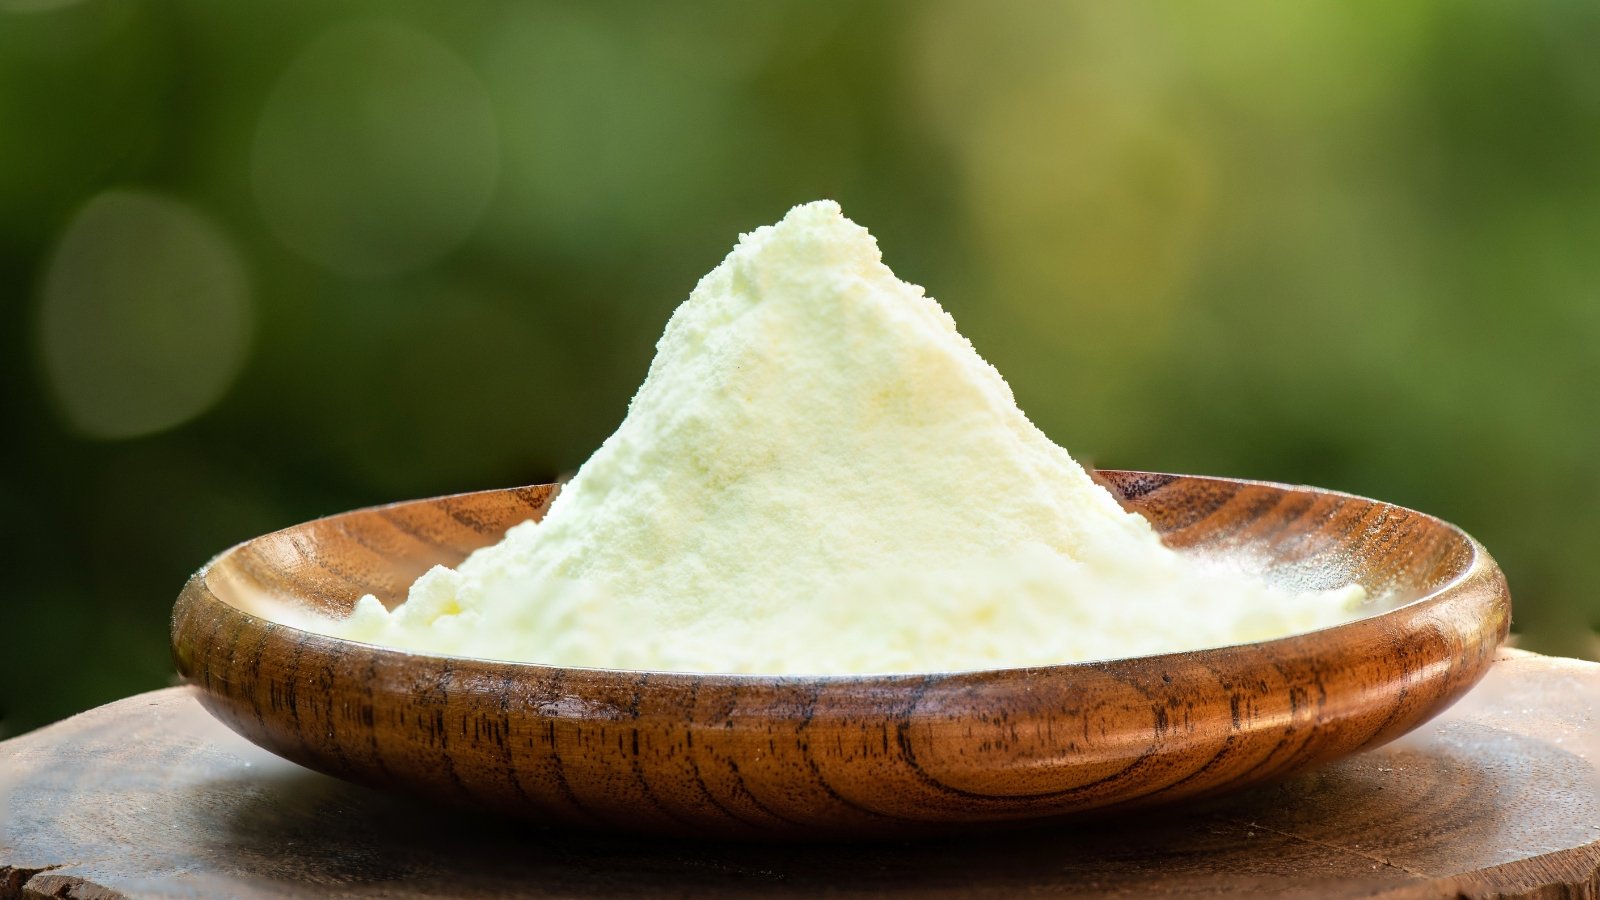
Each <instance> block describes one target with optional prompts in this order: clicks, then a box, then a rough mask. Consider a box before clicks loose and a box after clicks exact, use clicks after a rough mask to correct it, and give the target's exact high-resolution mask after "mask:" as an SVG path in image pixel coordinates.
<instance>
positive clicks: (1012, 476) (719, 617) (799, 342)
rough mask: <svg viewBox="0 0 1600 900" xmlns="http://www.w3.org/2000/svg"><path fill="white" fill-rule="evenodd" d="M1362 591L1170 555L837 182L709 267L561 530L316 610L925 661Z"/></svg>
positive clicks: (588, 660)
mask: <svg viewBox="0 0 1600 900" xmlns="http://www.w3.org/2000/svg"><path fill="white" fill-rule="evenodd" d="M1363 596H1364V594H1363V593H1362V591H1361V589H1360V588H1358V587H1354V586H1352V587H1348V588H1344V589H1340V590H1334V591H1323V592H1311V593H1294V592H1290V591H1287V590H1284V589H1281V588H1276V587H1272V586H1269V585H1267V584H1265V583H1264V582H1262V581H1260V580H1258V579H1256V578H1254V577H1251V576H1249V575H1247V574H1244V573H1241V572H1234V571H1224V570H1219V569H1218V568H1216V567H1215V566H1214V565H1213V566H1207V565H1205V564H1202V563H1201V562H1198V561H1196V560H1194V559H1192V558H1190V557H1185V556H1183V555H1180V554H1179V553H1176V552H1174V551H1172V550H1170V549H1168V548H1167V547H1165V546H1164V545H1163V544H1162V543H1161V542H1160V540H1159V539H1158V538H1157V536H1156V535H1155V533H1154V532H1153V531H1152V529H1151V528H1150V526H1149V524H1148V523H1147V522H1146V521H1145V520H1144V519H1143V518H1141V517H1139V516H1137V515H1134V514H1131V513H1128V512H1126V511H1124V510H1123V509H1122V508H1121V506H1119V505H1118V503H1117V501H1116V499H1115V498H1113V497H1112V496H1111V494H1110V493H1109V492H1107V491H1106V490H1105V489H1103V488H1102V487H1100V486H1099V485H1098V484H1096V483H1095V482H1094V480H1093V479H1091V478H1090V477H1089V475H1088V474H1087V473H1086V472H1085V471H1084V469H1083V468H1082V467H1081V466H1079V465H1078V464H1077V463H1076V462H1075V461H1074V460H1073V459H1072V457H1071V456H1069V455H1068V454H1067V452H1066V451H1065V450H1063V449H1062V448H1060V447H1058V446H1056V445H1055V444H1054V443H1052V442H1051V441H1050V440H1049V438H1047V437H1045V435H1044V434H1043V432H1041V431H1040V430H1039V429H1038V428H1036V427H1035V426H1034V425H1033V423H1031V422H1030V421H1028V419H1027V417H1026V416H1025V415H1023V413H1022V411H1021V410H1020V409H1018V408H1017V405H1016V402H1015V401H1014V399H1013V398H1012V395H1011V390H1010V388H1009V387H1008V386H1007V385H1006V383H1005V381H1004V379H1002V378H1001V377H1000V374H999V372H997V371H996V370H995V369H994V368H993V367H992V366H990V365H989V364H988V363H986V362H985V361H984V360H983V359H982V358H980V357H979V356H978V354H977V352H976V351H974V349H973V348H972V345H971V344H969V343H968V342H967V340H966V339H965V338H963V337H962V336H961V335H960V334H959V333H958V332H957V331H956V326H955V322H954V320H953V319H951V317H950V316H949V315H948V314H947V313H946V312H945V311H944V310H943V309H942V308H941V307H940V306H939V304H938V303H937V302H935V301H934V300H933V299H932V298H929V297H927V296H924V294H923V291H922V289H921V288H919V287H916V286H914V285H910V284H906V283H904V282H902V281H900V280H899V279H897V278H896V277H895V276H894V274H893V273H892V272H890V271H889V269H888V268H887V267H886V266H884V265H883V263H882V262H881V259H880V255H879V252H878V246H877V242H876V241H875V240H874V239H873V238H872V236H871V235H870V234H868V233H867V231H866V230H865V229H864V228H862V227H860V226H858V225H856V224H855V223H853V222H851V221H850V220H848V219H846V218H845V217H844V216H843V215H842V214H841V213H840V210H839V207H838V205H837V204H835V203H833V202H830V201H819V202H815V203H809V204H806V205H803V206H798V207H796V208H794V209H793V210H791V211H790V212H789V214H788V215H787V216H785V217H784V219H783V220H782V221H781V222H779V223H778V224H776V225H773V226H768V227H763V228H758V229H757V230H756V231H755V232H753V233H751V234H747V235H744V236H743V237H742V238H741V239H740V241H739V244H738V246H737V247H736V248H735V249H734V250H733V252H732V253H731V254H729V256H728V257H727V259H725V260H724V261H723V262H722V264H721V265H719V266H717V268H716V269H714V270H713V271H712V272H711V273H710V274H709V275H707V276H705V278H703V279H702V280H701V281H700V283H699V285H698V286H697V287H696V288H695V289H694V291H693V293H691V294H690V296H689V299H688V301H687V302H685V303H684V304H683V305H682V306H680V307H679V308H678V310H677V312H676V313H674V314H673V316H672V319H671V321H669V322H668V323H667V328H666V332H665V333H664V334H663V335H662V337H661V340H660V342H659V343H658V344H657V345H656V356H655V359H654V361H653V362H652V363H651V365H650V371H649V374H648V376H647V377H646V378H645V381H644V384H643V385H642V386H641V387H640V388H639V392H638V394H637V395H636V396H635V397H634V398H633V402H632V404H631V405H630V406H629V408H628V414H627V417H626V418H625V419H624V420H623V422H622V425H621V427H620V428H618V429H617V431H616V433H615V434H613V435H612V436H611V437H610V438H609V439H607V440H606V442H605V443H604V444H603V445H602V446H601V447H600V449H599V450H598V451H597V452H596V453H595V454H594V456H593V457H591V458H590V459H589V461H588V462H587V463H585V464H584V466H583V467H582V468H581V469H579V470H578V473H577V474H576V475H575V476H574V477H573V478H572V480H571V482H570V483H568V484H567V485H566V486H565V487H564V489H563V490H562V491H561V493H560V495H559V496H558V497H557V499H556V500H555V502H554V503H553V504H552V505H551V507H550V509H549V512H548V515H547V516H546V517H545V519H544V520H543V521H542V522H540V523H531V522H530V523H525V524H522V525H518V526H516V527H514V528H512V529H510V530H509V531H508V532H507V533H506V536H505V539H504V540H503V541H502V542H501V543H499V544H497V545H495V546H493V547H488V548H485V549H482V550H479V551H477V552H476V553H473V554H472V555H471V556H470V557H468V558H467V559H466V560H465V561H464V562H462V563H461V564H460V565H459V566H458V567H457V568H455V569H453V570H452V569H448V568H444V567H438V568H435V569H433V570H432V571H430V572H428V573H427V574H425V575H424V576H423V577H422V578H420V579H418V581H417V582H416V584H415V585H414V586H413V587H412V588H411V592H410V596H409V598H408V599H407V600H406V602H404V603H403V604H401V605H399V606H398V607H396V608H395V609H394V610H393V611H392V612H391V611H388V610H386V609H385V608H384V606H383V605H382V604H381V603H380V602H379V601H378V600H377V599H375V598H372V597H366V598H363V599H362V600H361V601H360V603H359V604H357V606H356V608H355V610H354V612H353V613H352V615H351V616H350V617H349V618H348V619H345V620H341V621H331V620H321V621H319V622H316V623H314V624H311V625H310V626H309V627H313V628H314V630H318V631H323V632H325V633H328V634H332V635H335V636H339V637H345V638H351V639H356V640H361V641H367V642H371V643H376V644H384V645H390V646H396V647H402V648H408V649H412V650H418V651H425V652H433V653H446V654H455V655H465V656H478V657H490V658H498V659H507V660H520V661H527V662H538V663H548V664H553V665H563V666H595V667H606V668H628V669H658V670H680V671H718V672H758V673H775V674H781V673H796V674H798V673H809V674H830V673H868V672H920V671H946V670H962V669H975V668H992V667H1009V666H1031V665H1044V664H1052V663H1063V662H1072V661H1081V660H1089V659H1104V658H1110V657H1121V656H1134V655H1143V654H1151V653H1160V652H1167V651H1177V650H1185V649H1192V648H1199V647H1208V646H1220V645H1226V644H1234V643H1239V642H1244V641H1254V640H1261V639H1266V638H1272V637H1278V636H1282V635H1286V634H1290V633H1293V632H1299V631H1305V630H1310V629H1315V628H1319V627H1323V626H1327V625H1332V624H1335V623H1337V622H1340V621H1343V620H1346V619H1349V618H1351V617H1352V616H1353V615H1354V614H1355V611H1356V607H1357V605H1358V604H1359V603H1360V601H1361V600H1362V598H1363ZM297 624H302V625H303V626H304V625H306V624H307V623H297Z"/></svg>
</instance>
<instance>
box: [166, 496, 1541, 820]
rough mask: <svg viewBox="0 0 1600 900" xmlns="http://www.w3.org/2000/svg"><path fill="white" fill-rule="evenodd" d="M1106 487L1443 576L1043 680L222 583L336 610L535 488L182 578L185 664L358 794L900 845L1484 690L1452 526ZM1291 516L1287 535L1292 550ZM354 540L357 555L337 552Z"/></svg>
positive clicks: (1170, 528) (1357, 734) (1219, 767)
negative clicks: (512, 647) (328, 621)
mask: <svg viewBox="0 0 1600 900" xmlns="http://www.w3.org/2000/svg"><path fill="white" fill-rule="evenodd" d="M1102 474H1103V475H1105V476H1106V477H1107V478H1108V479H1109V480H1110V481H1111V482H1112V483H1113V484H1114V485H1115V486H1117V487H1118V488H1119V489H1120V490H1122V491H1123V493H1124V494H1125V495H1126V497H1127V501H1128V503H1129V504H1130V506H1132V507H1133V508H1138V509H1141V511H1145V512H1148V513H1149V514H1150V515H1151V518H1152V520H1153V521H1155V522H1156V523H1157V526H1158V528H1160V529H1161V530H1163V531H1164V533H1166V534H1167V536H1168V537H1169V538H1173V539H1174V541H1175V543H1180V544H1182V543H1191V544H1192V543H1203V542H1204V541H1205V540H1208V539H1209V538H1207V537H1206V536H1205V535H1208V534H1213V535H1214V534H1221V535H1223V536H1224V537H1223V538H1222V540H1230V539H1235V538H1238V536H1239V535H1246V536H1248V535H1249V534H1251V533H1252V532H1251V529H1252V528H1257V527H1258V526H1261V523H1262V522H1264V521H1265V520H1266V519H1267V518H1270V517H1271V516H1272V515H1274V514H1277V513H1274V512H1273V510H1279V511H1280V513H1282V514H1283V515H1288V514H1290V513H1293V514H1294V515H1297V516H1305V515H1319V516H1325V515H1326V514H1327V513H1326V511H1322V512H1318V511H1317V509H1316V508H1317V504H1333V506H1334V507H1335V508H1336V509H1337V515H1338V516H1348V517H1350V522H1349V523H1345V524H1343V525H1339V526H1338V527H1340V528H1345V529H1346V530H1347V531H1348V530H1350V529H1355V528H1357V527H1359V528H1360V529H1361V530H1360V531H1359V534H1360V536H1361V537H1360V541H1365V543H1364V544H1363V543H1359V541H1358V543H1356V544H1352V545H1351V546H1354V547H1357V549H1356V550H1347V551H1346V552H1352V553H1357V554H1358V555H1359V554H1365V556H1363V559H1369V558H1370V559H1377V558H1379V557H1380V556H1381V557H1382V559H1385V560H1390V561H1391V563H1390V564H1391V567H1392V568H1393V567H1398V569H1404V570H1405V571H1409V572H1416V571H1420V569H1419V568H1418V567H1419V566H1421V567H1423V568H1427V567H1432V568H1433V569H1436V570H1438V571H1437V572H1435V573H1434V574H1433V575H1432V576H1430V577H1434V578H1435V579H1436V580H1438V581H1440V582H1441V584H1440V585H1439V586H1438V587H1437V589H1436V590H1434V591H1433V592H1432V593H1430V594H1428V595H1427V596H1426V597H1424V598H1423V599H1421V600H1418V601H1416V602H1413V603H1409V604H1407V605H1405V606H1402V607H1400V608H1398V609H1394V610H1391V611H1388V612H1385V613H1382V614H1379V615H1376V616H1372V617H1369V618H1366V619H1361V620H1357V621H1354V622H1350V623H1347V624H1344V625H1340V626H1337V627H1335V628H1331V629H1325V630H1322V631H1318V632H1313V633H1310V634H1305V635H1298V636H1294V637H1289V638H1283V639H1280V640H1274V641H1267V642H1262V643H1257V644H1248V645H1241V646H1236V647H1226V648H1220V649H1215V650H1204V651H1195V652H1190V653H1179V654H1169V655H1164V656H1154V657H1142V658H1135V659H1121V660H1112V661H1106V662H1098V663H1082V664H1075V665H1064V666H1051V667H1043V668H1033V669H1010V670H995V671H987V672H967V673H942V674H931V675H898V676H861V677H838V676H833V677H810V678H808V677H788V676H751V675H700V674H692V673H663V672H630V671H607V670H587V669H560V668H554V667H547V666H536V665H527V664H517V663H504V662H496V661H491V660H478V659H464V658H448V657H434V656H424V655H418V654H411V653H406V652H402V651H397V650H391V649H387V648H380V647H374V646H370V645H366V644H359V643H355V642H349V641H341V640H337V639H334V638H329V637H325V636H321V635H316V634H312V633H309V632H304V631H300V630H298V629H295V628H291V627H289V626H286V625H282V624H278V623H275V622H271V621H267V620H265V619H263V618H260V617H257V616H255V615H252V614H250V613H248V612H246V611H244V610H241V609H239V608H237V607H235V606H234V605H232V604H230V603H229V602H227V601H226V600H224V599H222V598H220V597H218V596H217V594H216V593H214V592H213V590H212V587H211V585H210V579H211V578H213V577H219V573H220V572H223V571H226V574H227V577H228V578H229V579H233V580H236V579H239V578H244V579H248V580H251V581H255V582H257V583H259V584H262V585H266V586H269V587H271V588H272V589H277V590H280V591H289V590H296V589H298V590H305V591H321V592H323V594H324V596H323V599H322V601H321V605H323V606H324V607H337V606H338V605H340V604H344V603H348V602H349V600H350V599H351V598H352V596H353V595H355V594H357V593H359V592H360V588H361V587H362V586H363V585H366V584H369V582H368V581H367V580H366V578H367V576H366V575H364V574H361V573H360V569H361V567H362V566H367V567H369V568H370V567H372V566H375V565H380V566H381V565H382V560H383V558H384V554H385V553H391V552H403V551H405V550H406V548H407V547H408V546H409V545H408V544H407V543H406V542H407V541H420V542H421V543H424V544H427V545H428V546H431V547H432V548H433V550H432V551H430V552H437V553H442V554H444V555H446V556H449V555H456V556H459V555H461V554H463V553H465V552H467V551H468V550H470V549H472V548H473V547H475V546H480V545H483V544H487V543H491V542H493V541H494V540H496V539H498V537H499V534H500V533H502V532H503V531H504V529H505V527H507V526H508V525H510V524H514V523H515V522H516V521H521V520H523V519H526V518H530V517H538V516H540V515H542V514H543V511H544V509H545V508H546V507H547V506H548V504H549V501H550V499H551V498H553V496H554V492H555V489H554V488H553V487H552V486H537V487H533V488H522V489H517V490H515V491H491V492H482V493H479V494H472V495H459V496H456V497H449V498H438V499H435V500H428V501H416V502H415V503H408V504H394V505H391V506H388V507H381V508H376V509H372V510H358V511H356V512H352V513H347V514H344V515H342V516H334V517H330V518H327V519H322V520H318V521H317V522H313V523H307V524H306V525H304V526H297V527H296V528H292V529H285V530H284V531H282V532H276V533H274V534H273V535H266V536H263V537H262V538H258V539H256V540H255V541H250V542H246V543H245V544H241V545H239V546H238V547H235V548H233V549H232V550H230V551H228V552H226V553H224V554H222V555H221V556H219V557H217V559H215V560H213V561H212V562H211V563H210V564H208V565H207V567H206V568H204V569H202V570H201V571H200V572H198V573H196V574H195V575H194V577H192V578H191V579H190V580H189V582H188V583H187V584H186V585H185V587H184V589H183V591H182V593H181V594H180V596H179V598H178V601H177V604H176V606H175V607H174V611H173V624H172V641H173V654H174V659H175V662H176V664H177V667H178V670H179V672H180V674H182V675H183V677H184V678H186V679H187V680H189V681H190V682H192V683H193V684H195V685H197V686H198V688H199V692H200V699H201V702H202V703H203V704H204V705H205V706H206V707H207V709H209V710H210V711H211V712H212V713H213V714H215V715H216V716H217V717H218V718H219V719H220V720H222V721H223V722H224V723H226V724H227V725H228V726H229V727H231V728H233V729H234V730H235V731H237V732H238V733H240V734H241V735H243V736H245V737H246V738H248V739H250V740H251V741H254V742H255V743H257V744H259V745H261V746H263V747H266V748H267V749H269V750H272V751H273V752H276V753H278V754H280V755H282V756H284V757H287V758H288V759H291V760H294V761H296V762H299V763H301V764H303V765H306V766H309V767H311V768H313V769H317V770H320V771H323V772H327V773H329V774H333V775H337V776H340V777H344V778H348V779H351V780H354V781H358V782H363V783H367V784H372V785H376V786H382V787H394V788H401V789H406V790H411V791H415V792H420V793H424V794H429V795H432V796H435V797H438V798H442V799H445V800H448V801H451V802H456V803H464V804H467V805H473V806H478V807H486V808H493V809H497V810H501V811H506V812H511V813H514V814H520V815H528V816H533V817H536V818H539V819H544V820H552V821H562V822H570V823H575V824H583V825H590V826H598V827H604V828H626V829H632V830H645V831H656V832H665V833H672V834H680V835H681V834H685V833H693V834H713V835H732V836H763V835H770V836H782V835H798V836H813V837H819V836H843V835H877V836H890V835H902V834H915V833H922V832H928V831H941V830H951V829H954V828H962V827H971V826H975V825H979V824H983V823H995V822H1004V821H1013V820H1020V819H1032V818H1041V817H1057V816H1067V815H1078V814H1084V813H1090V812H1103V811H1107V810H1119V809H1126V808H1131V807H1135V806H1141V805H1148V804H1155V803H1166V802H1172V801H1175V800H1180V799H1183V798H1192V797H1199V796H1207V795H1211V794H1216V793H1220V792H1223V791H1229V790H1233V789H1237V788H1240V787H1244V786H1247V785H1251V784H1257V783H1260V782H1263V781H1267V780H1271V779H1274V778H1278V777H1281V776H1284V775H1287V774H1289V773H1292V772H1295V771H1299V770H1302V769H1304V768H1306V767H1308V766H1312V765H1316V764H1318V763H1321V762H1324V761H1327V760H1331V759H1334V758H1337V757H1340V756H1343V755H1346V754H1349V753H1352V752H1355V751H1357V750H1360V749H1363V748H1367V747H1371V746H1375V745H1377V744H1380V743H1383V742H1385V741H1388V740H1391V739H1393V738H1395V737H1397V736H1399V735H1400V734H1403V733H1404V732H1406V731H1408V730H1410V729H1412V728H1414V727H1416V726H1417V725H1419V724H1421V723H1422V722H1424V721H1426V720H1428V719H1429V718H1431V717H1433V716H1434V715H1436V714H1438V713H1439V712H1441V711H1443V710H1444V709H1445V708H1447V707H1448V706H1449V705H1450V704H1452V703H1454V702H1455V701H1456V700H1457V699H1458V698H1460V696H1461V695H1462V694H1464V693H1465V692H1466V691H1467V690H1468V689H1469V688H1471V686H1472V685H1473V684H1475V683H1476V682H1477V681H1478V680H1479V679H1480V678H1481V677H1482V676H1483V674H1484V673H1485V672H1486V671H1487V669H1488V667H1489V665H1490V664H1491V662H1492V660H1493V657H1494V652H1495V649H1496V648H1497V647H1498V645H1499V644H1500V642H1501V641H1502V640H1503V639H1504V637H1505V635H1506V633H1507V629H1508V627H1509V623H1510V597H1509V592H1508V590H1507V587H1506V583H1505V579H1504V577H1503V576H1502V575H1501V573H1500V570H1499V568H1498V567H1497V566H1496V565H1495V563H1494V561H1493V559H1492V558H1491V557H1490V556H1489V554H1488V553H1487V551H1485V550H1484V548H1483V547H1482V546H1481V545H1479V544H1478V543H1477V542H1476V541H1474V540H1472V539H1471V538H1470V537H1468V536H1467V535H1465V534H1464V533H1462V532H1460V531H1459V530H1458V529H1455V528H1454V527H1453V526H1450V525H1448V524H1446V523H1443V522H1440V521H1439V520H1437V519H1434V518H1432V517H1429V516H1425V515H1423V514H1420V513H1415V512H1412V511H1410V510H1404V509H1402V508H1399V507H1394V506H1391V505H1389V504H1379V503H1376V502H1375V501H1369V500H1364V499H1362V498H1355V497H1350V496H1349V495H1343V494H1336V493H1333V492H1327V491H1318V490H1315V489H1308V488H1296V487H1288V486H1283V485H1273V484H1269V483H1263V482H1247V481H1237V480H1229V479H1216V478H1200V477H1193V476H1170V475H1159V474H1153V473H1129V472H1104V473H1102ZM1274 497H1276V499H1275V500H1274V499H1273V498H1274ZM1303 500H1308V502H1309V504H1310V505H1309V506H1308V507H1306V508H1305V509H1302V508H1301V506H1304V505H1305V504H1303V503H1301V501H1303ZM1286 509H1287V512H1283V511H1284V510H1286ZM1197 510H1198V512H1197ZM1219 517H1220V518H1222V519H1224V520H1225V521H1223V522H1217V521H1213V523H1212V524H1213V526H1225V527H1214V528H1212V529H1211V530H1209V531H1208V530H1207V529H1206V527H1205V526H1204V523H1205V522H1206V521H1207V520H1208V519H1209V520H1216V519H1218V518H1219ZM1241 522H1242V524H1241ZM1363 523H1364V524H1363ZM1374 523H1376V524H1374ZM1269 524H1270V523H1269ZM1282 526H1283V523H1282V522H1279V523H1277V525H1276V526H1275V527H1277V528H1278V530H1277V531H1274V532H1272V533H1273V534H1277V533H1280V532H1281V533H1288V532H1284V531H1283V527H1282ZM1261 527H1265V526H1261ZM389 529H394V531H395V533H394V534H390V533H389ZM1229 536H1232V537H1229ZM1257 537H1259V534H1258V535H1257ZM1252 539H1253V538H1252ZM342 540H344V541H353V542H354V543H353V544H352V545H351V546H352V547H353V548H354V549H340V548H341V547H343V546H344V545H342V544H340V543H338V542H339V541H342ZM263 542H266V543H263ZM397 548H399V549H397ZM1362 548H1365V549H1362ZM410 552H413V553H415V552H417V551H415V548H412V549H411V551H410ZM286 554H287V556H286ZM296 554H298V555H296ZM286 560H287V562H286ZM413 568H415V566H413ZM1398 569H1397V570H1398ZM284 573H288V574H287V575H285V574H284ZM289 576H292V577H289ZM385 577H391V578H392V576H385ZM274 579H287V580H284V581H282V582H281V583H277V584H273V583H272V582H273V580H274ZM334 595H337V597H335V599H332V600H330V599H327V598H328V597H332V596H334Z"/></svg>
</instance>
